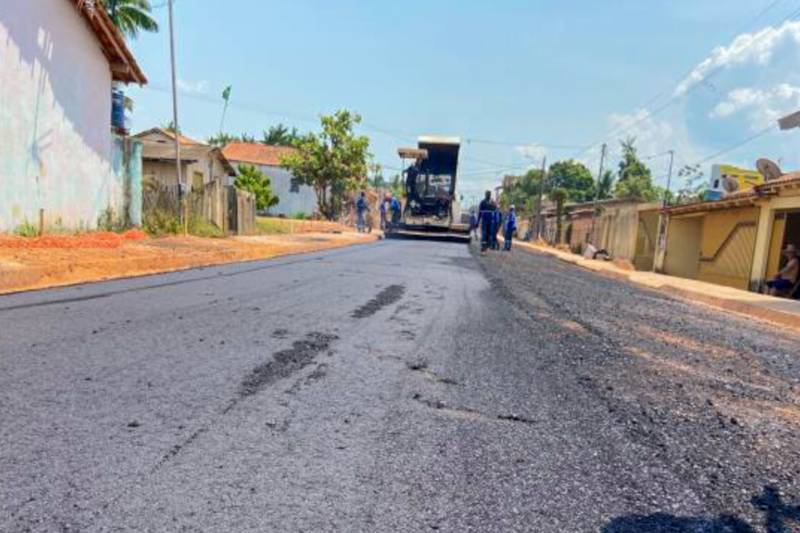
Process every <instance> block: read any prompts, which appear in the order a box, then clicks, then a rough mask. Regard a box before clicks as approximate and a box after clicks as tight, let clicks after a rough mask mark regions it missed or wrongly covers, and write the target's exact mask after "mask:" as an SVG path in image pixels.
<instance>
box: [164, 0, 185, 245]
mask: <svg viewBox="0 0 800 533" xmlns="http://www.w3.org/2000/svg"><path fill="white" fill-rule="evenodd" d="M172 2H173V0H167V6H168V7H169V57H170V63H171V68H172V127H173V128H174V130H173V132H172V133H173V136H174V137H175V169H176V176H177V177H178V212H180V211H181V207H183V209H182V211H183V233H184V235H186V234H187V233H188V232H189V217H188V210H189V202H187V198H186V196H187V194H186V193H187V191H186V190H185V189H186V187H185V184H184V183H183V176H182V172H181V143H180V139H179V134H178V132H179V131H180V128H179V127H178V85H177V81H176V80H177V75H176V73H175V30H174V29H173V23H172V18H173V16H172Z"/></svg>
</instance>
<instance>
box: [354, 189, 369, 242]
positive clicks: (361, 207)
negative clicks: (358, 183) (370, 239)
mask: <svg viewBox="0 0 800 533" xmlns="http://www.w3.org/2000/svg"><path fill="white" fill-rule="evenodd" d="M367 209H369V206H368V205H367V195H366V193H365V192H364V191H361V194H359V195H358V200H356V215H357V217H358V218H357V219H356V228H358V231H359V232H360V233H364V232H365V231H366V230H367V222H366V220H365V219H364V215H365V214H366V212H367Z"/></svg>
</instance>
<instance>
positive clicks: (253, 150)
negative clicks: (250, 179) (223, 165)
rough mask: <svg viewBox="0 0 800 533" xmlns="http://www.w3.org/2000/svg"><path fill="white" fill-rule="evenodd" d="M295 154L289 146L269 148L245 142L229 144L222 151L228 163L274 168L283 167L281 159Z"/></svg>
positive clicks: (264, 145)
mask: <svg viewBox="0 0 800 533" xmlns="http://www.w3.org/2000/svg"><path fill="white" fill-rule="evenodd" d="M294 152H295V149H294V148H291V147H288V146H268V145H266V144H260V143H243V142H235V143H229V144H228V145H227V146H225V148H223V149H222V153H223V154H224V155H225V157H226V158H227V159H228V161H237V162H243V163H250V164H254V165H265V166H272V167H279V166H281V158H282V157H283V156H286V155H289V154H292V153H294Z"/></svg>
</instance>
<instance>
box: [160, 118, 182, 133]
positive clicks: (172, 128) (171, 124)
mask: <svg viewBox="0 0 800 533" xmlns="http://www.w3.org/2000/svg"><path fill="white" fill-rule="evenodd" d="M161 128H162V129H164V130H167V131H169V132H171V133H175V123H174V122H172V121H171V120H169V121H167V122H166V123H165V124H164V125H163V126H161ZM180 134H181V129H180V128H178V135H180Z"/></svg>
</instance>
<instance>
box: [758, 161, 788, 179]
mask: <svg viewBox="0 0 800 533" xmlns="http://www.w3.org/2000/svg"><path fill="white" fill-rule="evenodd" d="M756 168H757V169H758V171H759V172H760V173H761V175H762V176H764V180H765V181H772V180H776V179H778V178H780V177H781V176H783V172H781V168H780V167H779V166H778V165H777V164H775V162H774V161H771V160H769V159H764V158H762V159H759V160H758V161H756Z"/></svg>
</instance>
